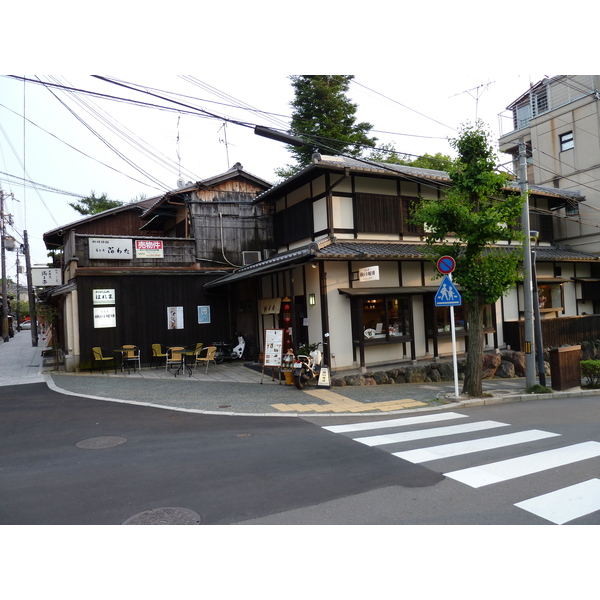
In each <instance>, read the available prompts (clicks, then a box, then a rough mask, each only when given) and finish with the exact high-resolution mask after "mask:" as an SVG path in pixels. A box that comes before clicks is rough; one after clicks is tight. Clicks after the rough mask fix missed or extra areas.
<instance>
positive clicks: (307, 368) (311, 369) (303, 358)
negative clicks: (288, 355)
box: [292, 342, 323, 390]
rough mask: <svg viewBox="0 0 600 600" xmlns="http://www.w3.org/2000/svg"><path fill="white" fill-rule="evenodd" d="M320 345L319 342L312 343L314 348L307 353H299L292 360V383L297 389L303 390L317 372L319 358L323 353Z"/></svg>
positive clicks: (319, 364) (320, 358) (319, 362)
mask: <svg viewBox="0 0 600 600" xmlns="http://www.w3.org/2000/svg"><path fill="white" fill-rule="evenodd" d="M320 345H321V342H319V343H318V344H314V349H313V350H312V351H311V352H310V354H309V355H306V354H299V355H298V356H297V357H296V360H295V361H294V367H293V368H294V370H293V371H292V375H293V377H294V385H295V386H296V387H297V388H298V389H299V390H303V389H304V388H305V387H306V385H307V384H308V382H309V381H310V380H311V379H314V378H315V377H317V376H318V374H319V369H320V367H321V360H322V358H323V354H322V352H321V351H320V350H319V346H320Z"/></svg>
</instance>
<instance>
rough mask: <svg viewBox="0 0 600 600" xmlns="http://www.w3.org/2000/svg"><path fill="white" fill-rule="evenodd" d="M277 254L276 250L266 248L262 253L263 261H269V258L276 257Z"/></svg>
mask: <svg viewBox="0 0 600 600" xmlns="http://www.w3.org/2000/svg"><path fill="white" fill-rule="evenodd" d="M275 252H276V250H275V249H274V248H266V249H265V250H263V251H262V259H263V260H267V259H268V258H271V257H272V256H274V254H275Z"/></svg>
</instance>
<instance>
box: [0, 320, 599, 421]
mask: <svg viewBox="0 0 600 600" xmlns="http://www.w3.org/2000/svg"><path fill="white" fill-rule="evenodd" d="M44 350H45V348H44V340H43V339H42V337H41V336H40V338H39V346H38V347H37V348H34V347H32V346H31V332H30V331H28V330H26V331H21V332H17V333H15V336H14V337H13V338H10V340H9V342H7V343H2V342H0V386H9V385H18V384H25V383H35V382H46V383H47V384H48V386H49V387H50V388H51V389H53V390H55V391H57V392H60V393H64V394H69V395H76V396H85V397H88V398H99V399H103V400H110V401H114V402H127V403H135V404H141V405H147V406H157V407H164V408H170V409H174V410H183V411H193V412H201V413H206V414H232V415H233V414H236V415H252V416H259V415H260V416H264V415H269V416H299V415H307V416H309V415H310V416H311V417H312V416H318V415H323V416H333V415H338V416H341V415H360V414H372V415H386V414H394V413H398V412H407V411H414V410H424V409H429V410H431V409H437V410H439V409H444V408H456V407H457V406H460V405H469V406H473V405H477V404H489V403H497V402H515V401H522V400H533V399H538V398H544V397H549V396H550V397H557V396H559V397H569V396H574V395H577V396H580V395H590V394H594V393H596V392H593V391H592V392H590V391H587V390H586V391H582V390H580V389H575V390H570V391H567V392H556V393H554V394H551V395H538V396H536V395H531V394H525V380H524V379H523V378H518V379H492V380H484V384H483V387H484V394H485V395H486V396H487V397H486V398H482V399H466V400H465V399H461V400H460V401H459V402H456V401H455V399H454V382H452V381H445V382H439V383H423V384H400V385H379V386H346V387H332V388H331V389H324V388H318V387H317V386H316V385H311V386H309V387H308V388H307V389H306V390H302V391H300V390H297V389H296V388H295V387H294V386H288V385H285V382H284V381H282V382H281V383H280V381H279V379H278V378H276V379H275V380H272V378H271V373H270V372H268V373H265V374H264V377H263V375H262V373H261V372H260V370H256V369H257V367H256V365H254V368H249V367H248V366H247V364H244V363H242V362H241V361H232V362H224V363H222V364H220V365H210V366H209V368H208V373H206V374H205V372H204V369H203V368H199V369H198V370H197V371H194V372H193V373H192V376H191V377H188V374H187V373H185V374H180V375H179V376H177V377H175V376H174V375H173V373H172V372H167V371H166V370H165V368H164V366H163V367H162V368H161V367H159V368H152V369H151V368H149V367H143V368H142V370H141V371H140V372H133V371H132V372H131V374H128V373H127V371H125V372H121V371H118V372H117V373H116V374H115V372H114V369H113V370H109V371H107V373H106V374H102V373H100V372H99V371H94V372H93V373H92V374H90V372H89V371H86V372H79V373H65V372H59V371H56V370H54V368H55V365H54V364H53V361H52V359H50V358H44V357H43V356H42V352H43V351H44ZM381 369H383V368H382V367H381ZM261 380H262V381H263V383H262V384H261ZM0 393H1V392H0Z"/></svg>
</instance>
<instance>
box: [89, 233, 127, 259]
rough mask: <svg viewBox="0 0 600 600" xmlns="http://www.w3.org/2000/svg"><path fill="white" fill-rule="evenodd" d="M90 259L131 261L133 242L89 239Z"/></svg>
mask: <svg viewBox="0 0 600 600" xmlns="http://www.w3.org/2000/svg"><path fill="white" fill-rule="evenodd" d="M89 249H90V259H96V260H99V259H101V260H131V259H132V258H133V240H131V239H123V238H119V239H115V238H89Z"/></svg>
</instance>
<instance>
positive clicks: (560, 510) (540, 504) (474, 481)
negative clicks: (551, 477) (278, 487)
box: [324, 412, 600, 525]
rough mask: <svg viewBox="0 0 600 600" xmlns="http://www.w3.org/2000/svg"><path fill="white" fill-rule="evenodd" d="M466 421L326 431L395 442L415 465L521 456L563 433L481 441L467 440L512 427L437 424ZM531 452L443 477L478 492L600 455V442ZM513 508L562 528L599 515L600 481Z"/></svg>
mask: <svg viewBox="0 0 600 600" xmlns="http://www.w3.org/2000/svg"><path fill="white" fill-rule="evenodd" d="M467 417H468V415H464V414H460V413H453V412H448V413H435V414H426V415H419V416H412V417H406V418H399V419H388V420H383V421H371V422H367V423H353V424H343V425H330V426H327V427H324V429H327V430H328V431H331V432H333V433H341V434H346V435H350V436H351V437H352V438H353V439H354V441H357V442H360V443H362V444H365V445H367V446H377V447H379V446H383V447H384V449H385V446H389V445H392V444H395V445H396V446H394V448H390V450H389V451H390V453H391V454H392V455H393V456H396V457H398V458H401V459H403V460H407V461H409V462H412V463H415V464H420V463H426V462H430V461H444V460H445V459H448V458H455V459H460V457H461V456H463V455H472V454H476V453H481V460H482V461H484V460H485V456H486V452H487V451H489V450H494V449H501V448H506V449H507V451H508V450H511V449H514V452H513V453H518V452H519V445H521V444H535V443H536V442H541V441H542V440H545V439H549V438H554V437H559V436H560V434H558V433H553V432H550V431H542V430H539V429H530V430H525V431H516V432H512V433H507V434H502V435H487V436H486V435H482V436H481V437H477V438H476V439H468V434H472V433H475V432H486V431H491V430H493V429H496V428H499V427H508V426H509V424H508V423H501V422H498V421H473V422H468V423H461V424H456V425H443V426H438V424H439V423H442V422H444V421H449V420H454V419H465V418H467ZM420 425H422V426H423V428H419V429H413V430H408V431H407V430H404V431H402V429H406V428H408V427H414V426H420ZM383 429H387V430H389V431H387V432H385V433H380V434H375V435H360V434H361V433H363V432H368V431H372V432H375V431H377V430H383ZM356 434H358V437H354V435H356ZM461 435H466V439H463V440H459V441H455V442H450V443H445V444H438V445H431V446H428V447H424V448H419V447H415V448H407V449H405V450H400V451H398V446H397V445H399V444H407V443H410V442H420V441H423V440H428V439H434V438H439V437H445V436H457V437H459V436H461ZM471 437H472V436H471ZM528 450H529V452H530V453H528V454H526V455H523V454H521V455H517V456H515V457H513V458H509V459H506V460H500V461H496V462H491V463H487V464H480V465H479V466H472V467H468V468H465V469H457V470H453V471H449V472H445V473H444V475H445V476H446V477H448V478H449V479H453V480H455V481H458V482H460V483H463V484H465V485H468V486H470V487H472V488H476V489H477V488H481V487H485V486H489V485H494V484H499V483H502V482H505V481H510V480H514V479H518V478H520V477H526V476H528V475H533V474H535V473H540V472H543V471H549V470H551V469H556V468H558V467H567V466H568V465H571V464H574V463H578V462H580V461H583V460H588V459H592V458H597V457H600V442H596V441H586V442H581V443H577V444H571V445H566V446H562V447H558V448H552V449H550V450H545V451H540V452H531V449H530V447H529V446H528ZM471 464H472V463H471ZM442 472H443V471H442ZM514 506H516V507H517V508H520V509H522V510H525V511H528V512H530V513H531V514H534V515H537V516H538V517H541V518H542V519H545V520H547V521H549V522H551V523H555V524H559V525H560V524H564V523H568V522H570V521H573V520H574V519H577V518H580V517H583V516H585V515H589V514H591V513H594V512H596V511H600V479H590V480H589V481H585V482H582V483H579V484H576V485H572V486H569V487H565V488H562V489H558V490H555V491H552V492H550V493H547V494H543V495H541V496H537V497H535V498H529V499H526V500H523V501H521V502H517V503H515V504H514Z"/></svg>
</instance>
